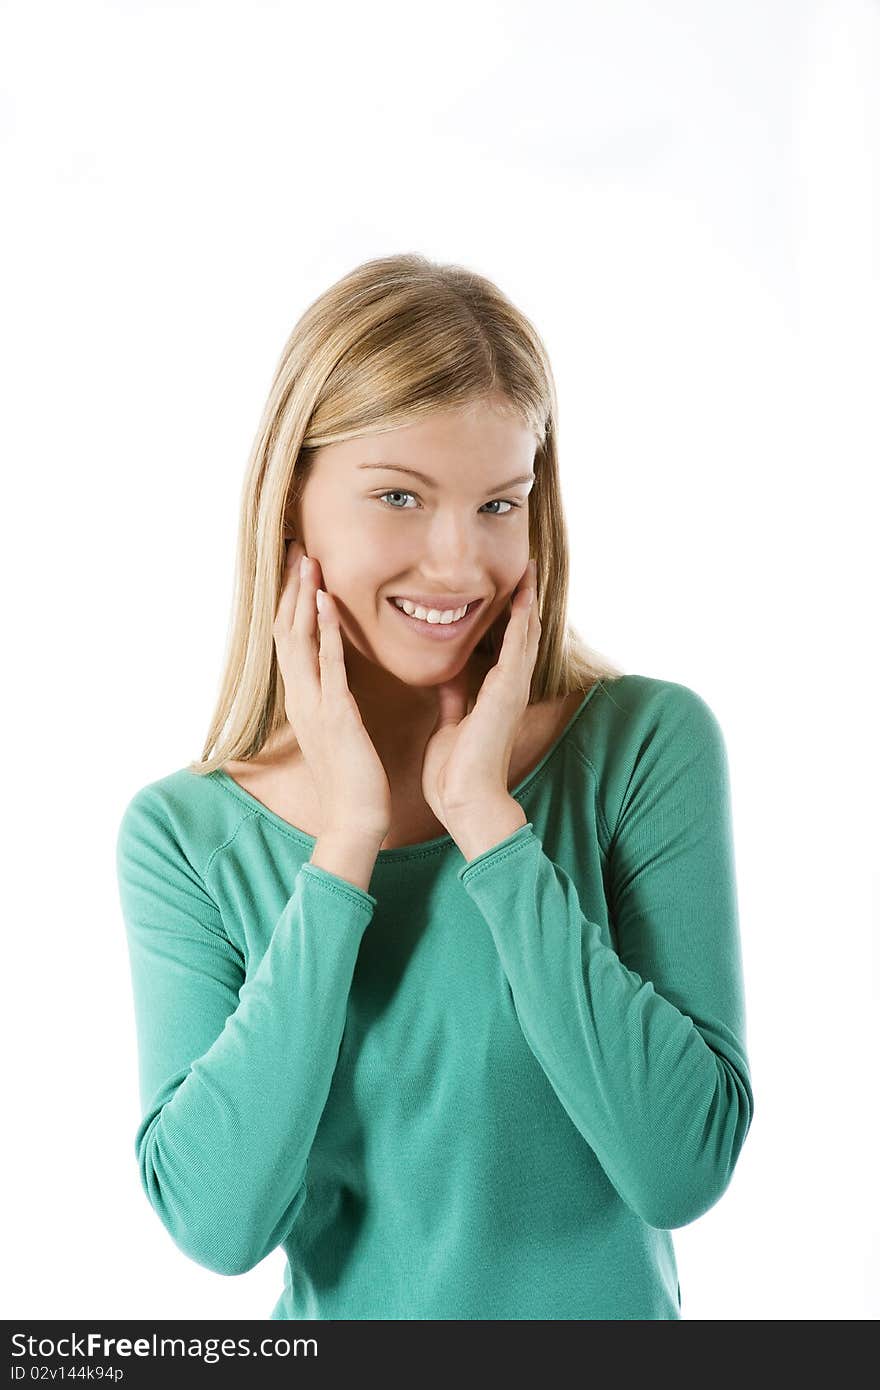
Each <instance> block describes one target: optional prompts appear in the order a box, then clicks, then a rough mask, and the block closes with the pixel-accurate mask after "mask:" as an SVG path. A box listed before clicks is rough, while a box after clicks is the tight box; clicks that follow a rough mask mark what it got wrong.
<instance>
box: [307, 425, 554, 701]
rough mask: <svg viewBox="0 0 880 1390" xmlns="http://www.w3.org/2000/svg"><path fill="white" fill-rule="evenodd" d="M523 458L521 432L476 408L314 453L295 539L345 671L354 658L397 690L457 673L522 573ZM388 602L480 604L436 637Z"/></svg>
mask: <svg viewBox="0 0 880 1390" xmlns="http://www.w3.org/2000/svg"><path fill="white" fill-rule="evenodd" d="M535 450H536V439H535V436H534V434H533V433H532V431H531V430H529V429H528V428H527V427H525V426H524V425H523V424H522V423H521V422H520V421H519V420H517V419H516V418H515V417H514V416H513V415H511V414H505V413H503V412H502V411H501V410H499V409H496V408H493V406H492V405H491V404H490V403H488V402H479V403H474V404H471V405H468V406H466V407H463V408H460V409H455V410H449V411H442V412H437V413H435V414H433V415H432V416H429V417H428V418H426V419H425V420H423V421H420V422H419V423H417V424H414V425H408V426H405V427H404V428H401V429H397V430H391V431H386V432H385V433H382V434H372V435H361V436H360V437H358V438H357V439H349V440H346V441H345V442H344V443H342V444H332V445H327V446H325V447H324V448H322V449H319V450H318V451H317V452H316V454H315V456H314V460H313V467H312V471H311V473H310V475H309V478H308V481H307V483H306V485H305V488H304V491H303V495H302V498H301V500H300V505H299V510H298V515H297V517H296V519H295V520H296V522H297V523H298V526H297V529H296V534H297V536H298V537H299V539H300V540H301V541H302V543H303V545H304V546H305V549H306V552H307V554H309V555H310V556H312V557H313V558H314V559H316V560H318V562H319V563H320V566H321V572H322V574H323V578H324V587H325V588H326V589H328V590H329V591H330V592H331V593H332V594H333V596H334V598H335V599H336V603H337V605H338V608H339V612H340V618H341V624H342V634H343V644H344V647H345V650H346V665H347V668H349V667H353V668H354V670H355V671H356V670H357V668H358V665H359V658H363V659H364V661H366V662H369V663H372V664H373V666H374V667H380V668H382V671H383V672H386V673H388V674H389V675H390V676H393V677H395V678H396V679H397V680H398V681H401V682H403V683H404V684H405V685H408V686H432V685H436V684H438V683H439V682H440V681H445V680H449V679H450V678H451V677H452V676H454V675H456V674H457V673H458V672H459V671H460V670H461V668H462V666H463V665H464V664H465V662H466V661H467V660H468V658H469V656H470V654H471V653H472V652H473V650H474V648H475V646H476V645H477V643H478V642H479V641H480V638H481V637H482V636H483V634H484V633H485V632H486V631H487V630H488V629H489V628H490V627H491V626H492V624H493V623H494V622H495V621H496V620H497V619H498V618H499V616H500V615H502V614H503V613H504V612H505V609H506V608H507V602H508V599H509V598H510V597H511V595H512V593H513V590H514V589H515V588H516V585H517V584H518V582H519V580H520V578H521V576H522V574H523V571H524V570H525V568H526V566H527V564H528V561H529V508H528V496H529V492H530V491H531V488H532V484H533V478H534V475H533V462H534V457H535ZM407 470H415V472H418V473H419V474H420V475H423V476H419V477H416V476H414V473H413V472H408V471H407ZM394 597H403V598H415V599H418V598H420V597H423V598H426V599H434V600H435V602H434V603H433V604H429V603H426V604H425V605H424V606H425V607H435V608H438V609H441V610H446V609H447V608H456V609H457V608H459V607H461V606H463V604H464V602H465V601H471V600H477V599H478V600H479V604H478V605H477V607H476V608H475V610H473V616H471V615H470V614H469V615H468V616H466V617H465V619H464V621H463V622H462V623H461V624H460V625H459V624H458V623H453V624H450V625H449V626H448V627H444V628H443V629H442V631H443V634H444V636H443V639H442V640H438V639H437V638H436V637H432V636H431V635H430V631H429V632H427V633H426V632H425V624H424V623H420V622H418V621H413V620H412V619H411V618H408V617H406V616H404V614H403V613H401V612H399V611H397V609H396V608H395V606H393V604H392V602H391V600H392V599H393V598H394ZM450 600H452V601H451V602H450ZM507 611H509V609H508V610H507Z"/></svg>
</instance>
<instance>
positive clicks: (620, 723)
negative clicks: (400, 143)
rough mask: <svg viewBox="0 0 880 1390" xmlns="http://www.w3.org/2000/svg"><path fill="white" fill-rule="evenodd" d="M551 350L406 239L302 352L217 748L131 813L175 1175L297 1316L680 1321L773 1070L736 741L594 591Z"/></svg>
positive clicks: (151, 788)
mask: <svg viewBox="0 0 880 1390" xmlns="http://www.w3.org/2000/svg"><path fill="white" fill-rule="evenodd" d="M556 416H557V410H556V399H555V390H554V385H553V379H552V374H551V369H550V364H549V362H548V359H547V354H546V351H545V349H544V347H543V345H542V343H541V340H540V338H539V336H538V334H537V332H536V331H535V329H534V327H533V326H532V325H531V323H530V322H529V321H528V320H527V319H526V318H525V317H524V316H523V314H522V313H520V312H519V310H518V309H517V308H516V307H515V306H514V305H513V304H512V303H511V302H510V301H509V299H507V298H506V297H505V296H504V294H502V293H501V291H500V290H499V289H498V288H497V287H496V286H495V285H493V284H492V283H491V282H489V281H487V280H486V279H484V278H481V277H479V276H477V275H475V274H471V273H470V272H468V271H466V270H464V269H462V268H460V267H457V266H450V265H443V264H437V263H434V262H432V261H429V260H427V259H426V258H424V257H422V256H418V255H401V256H390V257H387V258H383V259H379V260H374V261H370V262H368V263H366V264H364V265H362V266H360V267H358V268H357V269H355V270H354V271H353V272H352V273H351V274H349V275H347V276H345V277H344V278H343V279H342V280H340V281H339V282H338V283H337V284H335V285H333V286H332V287H331V288H330V289H329V290H327V292H326V293H324V294H323V295H321V297H320V298H319V299H318V300H317V301H316V302H315V303H313V304H312V305H311V306H310V307H309V309H308V310H307V311H306V313H305V314H304V315H303V316H302V318H301V319H300V321H299V322H298V323H297V324H296V326H295V328H294V330H293V333H292V334H291V337H290V339H289V341H288V343H287V344H286V346H285V349H284V352H283V354H282V357H281V361H280V363H279V365H278V368H277V371H276V374H275V379H274V381H273V383H272V387H271V391H270V393H269V399H268V402H267V405H266V409H265V412H264V415H263V419H262V420H261V422H260V426H259V430H258V432H257V437H256V440H255V443H254V447H253V452H252V456H251V459H250V464H249V468H248V473H247V478H246V483H245V487H244V492H243V499H242V515H241V526H240V532H239V541H238V570H237V587H236V593H235V606H234V621H233V625H232V630H231V641H230V649H229V652H228V657H227V662H226V669H225V673H224V676H223V681H222V686H221V690H220V696H219V701H218V705H217V709H216V711H215V713H214V717H213V719H212V721H211V725H210V729H209V731H208V735H207V738H206V741H205V744H204V748H203V752H202V757H201V760H199V761H197V762H194V763H192V764H190V765H189V766H187V767H185V768H182V769H179V770H178V771H175V772H172V773H171V774H169V775H167V776H165V777H162V778H160V779H159V780H158V781H154V782H151V783H150V784H149V785H147V786H145V787H142V788H141V789H140V790H139V791H138V792H137V793H136V794H135V795H134V796H133V797H132V799H131V801H130V802H129V804H128V805H127V807H126V808H125V811H124V814H123V817H122V821H121V825H120V829H119V839H118V872H119V884H120V893H121V902H122V908H123V914H124V920H125V926H126V932H127V941H128V946H129V951H130V960H131V971H132V982H133V993H134V1003H135V1014H136V1022H137V1038H138V1055H139V1067H140V1094H141V1101H142V1110H143V1119H142V1121H141V1123H140V1125H139V1127H138V1130H137V1134H136V1138H135V1150H136V1154H137V1160H138V1164H139V1168H140V1176H141V1180H142V1183H143V1187H144V1190H145V1193H146V1195H147V1197H148V1199H149V1201H150V1202H151V1204H152V1206H153V1208H154V1209H155V1211H156V1213H157V1215H158V1217H159V1219H160V1220H161V1221H162V1223H163V1225H164V1226H165V1227H166V1229H167V1230H168V1232H169V1233H170V1235H171V1237H172V1238H173V1240H174V1241H175V1242H176V1244H177V1246H178V1247H179V1248H180V1249H181V1250H182V1251H183V1252H184V1253H185V1254H186V1255H188V1256H189V1257H190V1258H191V1259H193V1260H195V1261H197V1262H198V1263H199V1264H201V1265H204V1266H206V1267H207V1268H209V1269H212V1270H215V1271H217V1272H219V1273H223V1274H240V1273H243V1272H244V1271H247V1270H250V1269H252V1268H253V1267H254V1266H255V1265H257V1264H258V1263H259V1262H260V1261H261V1260H263V1259H264V1258H265V1257H266V1255H268V1254H269V1252H270V1251H272V1250H275V1249H276V1248H277V1247H278V1246H281V1247H282V1248H283V1249H284V1252H285V1254H286V1257H287V1263H286V1266H285V1280H284V1288H283V1291H282V1292H281V1294H280V1296H279V1298H278V1300H277V1303H276V1305H275V1307H274V1308H273V1310H272V1311H271V1317H272V1318H276V1319H299V1318H306V1319H587V1318H589V1319H618V1318H630V1319H646V1318H670V1319H675V1318H680V1317H681V1316H682V1311H681V1294H680V1288H679V1283H678V1275H677V1269H676V1262H675V1255H674V1250H673V1245H672V1239H671V1236H670V1231H671V1230H673V1229H674V1228H676V1227H680V1226H684V1225H686V1224H687V1223H689V1222H691V1221H694V1220H695V1219H696V1218H698V1217H699V1216H701V1215H702V1214H703V1213H704V1212H706V1211H707V1210H708V1209H709V1208H710V1207H712V1206H713V1204H714V1203H715V1202H717V1201H718V1199H719V1198H720V1197H721V1195H722V1194H723V1192H724V1191H725V1189H726V1188H727V1186H728V1184H729V1183H730V1180H731V1177H732V1174H733V1171H734V1167H735V1165H736V1162H737V1159H738V1156H739V1153H740V1151H741V1149H742V1145H743V1143H744V1140H745V1138H746V1135H747V1133H748V1130H749V1127H750V1124H751V1119H752V1113H753V1105H754V1102H753V1095H752V1088H751V1081H750V1073H749V1063H748V1059H747V1054H746V1037H745V1012H744V1000H743V983H742V969H741V956H740V941H739V934H738V924H737V907H736V889H735V881H734V864H733V847H732V835H731V825H730V816H729V795H728V773H727V763H726V754H725V746H724V741H723V737H722V734H721V731H720V729H719V726H718V723H717V720H716V719H715V716H714V715H713V713H712V712H711V710H710V709H709V707H708V706H707V705H706V703H705V702H704V701H703V699H702V698H701V697H700V696H699V695H697V694H696V693H695V692H694V691H692V690H690V689H689V688H688V687H686V686H684V685H681V684H678V683H676V682H672V681H667V680H661V679H658V678H653V677H650V676H642V675H630V674H624V673H623V672H621V671H619V670H617V669H616V668H614V667H613V666H611V665H610V664H608V663H607V662H605V661H603V660H602V659H601V658H599V657H598V656H597V654H596V653H594V652H592V651H591V650H590V649H589V648H588V647H587V646H586V645H585V644H584V643H583V641H582V640H581V638H580V637H579V635H578V633H577V632H576V631H575V629H574V628H573V627H572V625H571V624H570V623H569V620H568V613H567V587H568V567H569V562H568V540H567V530H566V525H565V521H564V518H563V511H562V501H561V495H560V483H559V475H558V465H557V452H556Z"/></svg>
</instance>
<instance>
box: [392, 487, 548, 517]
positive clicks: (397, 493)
mask: <svg viewBox="0 0 880 1390" xmlns="http://www.w3.org/2000/svg"><path fill="white" fill-rule="evenodd" d="M415 495H416V494H415V493H414V492H403V491H402V490H401V489H400V488H392V489H390V490H389V491H388V492H380V493H379V496H378V499H377V500H378V501H380V502H383V499H384V498H386V497H415ZM499 502H500V503H501V506H502V507H509V508H510V511H507V512H489V513H488V515H489V516H510V515H511V512H514V511H516V510H517V509H518V508H519V507H521V506H522V502H510V501H508V499H507V498H502V497H496V498H494V499H493V501H491V502H486V503H485V505H486V506H487V507H494V506H496V505H497V504H498V503H499ZM383 504H384V505H385V506H386V507H390V509H391V511H393V512H406V511H412V508H411V507H394V506H392V505H391V503H390V502H384V503H383Z"/></svg>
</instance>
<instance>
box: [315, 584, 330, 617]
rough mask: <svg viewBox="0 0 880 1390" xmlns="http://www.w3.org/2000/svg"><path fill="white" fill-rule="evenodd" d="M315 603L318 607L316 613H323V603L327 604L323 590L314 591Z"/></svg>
mask: <svg viewBox="0 0 880 1390" xmlns="http://www.w3.org/2000/svg"><path fill="white" fill-rule="evenodd" d="M315 602H316V603H317V605H318V612H319V613H323V612H324V605H325V603H326V602H327V595H326V594H325V593H324V590H323V589H318V590H317V591H316V593H315Z"/></svg>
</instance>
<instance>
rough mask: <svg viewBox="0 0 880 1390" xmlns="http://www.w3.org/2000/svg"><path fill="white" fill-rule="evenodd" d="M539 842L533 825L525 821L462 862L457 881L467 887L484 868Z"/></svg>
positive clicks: (492, 865) (490, 866) (493, 865)
mask: <svg viewBox="0 0 880 1390" xmlns="http://www.w3.org/2000/svg"><path fill="white" fill-rule="evenodd" d="M540 843H541V842H540V840H539V839H538V837H537V835H536V834H535V829H534V825H533V824H532V822H531V821H527V822H526V824H525V825H520V826H518V827H517V829H516V830H514V831H513V833H512V834H511V835H508V836H507V837H506V839H504V840H499V841H498V844H497V845H492V847H491V849H486V850H483V853H482V854H478V855H476V856H475V858H473V859H470V860H468V862H467V864H463V865H462V867H461V868H460V869H459V871H458V881H459V883H462V884H464V886H465V887H467V885H468V884H469V883H470V881H471V879H472V878H476V877H477V875H478V874H480V873H482V872H483V871H484V870H486V869H491V868H494V867H495V865H496V864H500V863H501V862H502V861H503V860H505V859H508V858H510V857H511V856H512V855H514V854H518V853H519V851H520V850H522V849H524V848H525V847H526V846H527V845H530V844H536V845H539V846H540Z"/></svg>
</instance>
